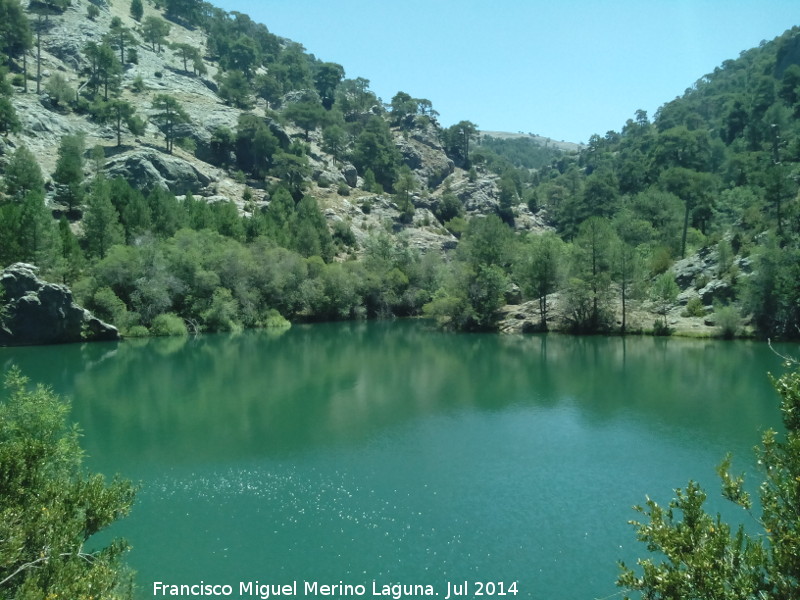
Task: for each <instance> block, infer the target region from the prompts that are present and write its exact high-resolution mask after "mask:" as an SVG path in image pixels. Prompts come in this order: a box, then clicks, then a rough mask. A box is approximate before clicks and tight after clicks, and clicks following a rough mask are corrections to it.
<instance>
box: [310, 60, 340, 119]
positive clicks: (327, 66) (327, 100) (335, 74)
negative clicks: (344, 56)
mask: <svg viewBox="0 0 800 600" xmlns="http://www.w3.org/2000/svg"><path fill="white" fill-rule="evenodd" d="M343 78H344V67H342V65H339V64H336V63H332V62H324V63H321V64H319V65H318V66H317V68H316V73H314V87H316V89H317V92H318V93H319V97H320V99H321V101H322V106H323V107H324V108H325V110H330V109H331V108H332V107H333V102H334V99H335V94H336V88H337V87H338V86H339V84H340V83H341V81H342V79H343Z"/></svg>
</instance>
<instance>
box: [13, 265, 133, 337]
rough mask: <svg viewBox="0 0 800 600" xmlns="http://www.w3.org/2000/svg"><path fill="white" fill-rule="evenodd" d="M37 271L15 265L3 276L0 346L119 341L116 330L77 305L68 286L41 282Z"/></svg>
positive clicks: (34, 268)
mask: <svg viewBox="0 0 800 600" xmlns="http://www.w3.org/2000/svg"><path fill="white" fill-rule="evenodd" d="M36 271H37V269H36V267H35V266H33V265H29V264H25V263H15V264H13V265H11V266H9V267H7V268H6V269H5V270H4V271H3V272H2V274H0V292H2V294H1V296H2V297H0V346H28V345H33V344H65V343H70V342H84V341H113V340H118V339H119V332H118V331H117V329H116V328H115V327H113V326H111V325H108V324H107V323H104V322H103V321H101V320H100V319H98V318H96V317H95V316H94V315H92V314H91V313H90V312H89V311H88V310H85V309H83V308H81V307H80V306H78V305H77V304H75V302H74V301H73V299H72V292H70V290H69V289H68V288H67V287H66V286H63V285H57V284H54V283H47V282H45V281H42V280H41V279H39V278H38V277H37V275H36Z"/></svg>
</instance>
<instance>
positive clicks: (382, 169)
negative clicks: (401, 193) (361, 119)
mask: <svg viewBox="0 0 800 600" xmlns="http://www.w3.org/2000/svg"><path fill="white" fill-rule="evenodd" d="M352 160H353V164H354V165H355V166H356V168H357V169H358V170H359V172H361V173H365V174H366V172H367V169H369V170H371V171H372V173H373V174H374V175H375V179H376V181H377V182H378V183H379V184H381V186H382V187H383V188H384V189H387V190H390V189H392V187H393V186H394V181H395V179H396V178H397V169H398V168H399V166H400V164H401V163H402V157H401V156H400V151H399V150H398V149H397V147H396V146H395V145H394V139H393V138H392V134H391V132H390V131H389V126H388V125H387V124H386V121H385V120H384V119H383V118H382V117H379V116H377V115H375V116H372V117H370V119H369V121H367V124H366V125H365V126H364V129H363V130H362V131H361V133H360V134H359V135H358V137H357V138H356V141H355V143H354V146H353V153H352Z"/></svg>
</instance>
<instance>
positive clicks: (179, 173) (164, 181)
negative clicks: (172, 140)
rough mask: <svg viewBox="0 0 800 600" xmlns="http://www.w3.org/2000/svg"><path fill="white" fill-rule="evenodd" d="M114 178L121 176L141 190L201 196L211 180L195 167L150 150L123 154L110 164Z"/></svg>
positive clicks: (107, 168)
mask: <svg viewBox="0 0 800 600" xmlns="http://www.w3.org/2000/svg"><path fill="white" fill-rule="evenodd" d="M106 171H107V172H108V174H109V176H110V177H114V176H117V175H119V176H120V177H123V178H125V179H127V180H128V181H130V182H131V183H134V184H135V185H136V186H137V187H138V188H139V189H140V190H152V189H154V188H156V187H164V188H168V189H169V190H170V191H172V192H173V193H174V194H178V195H180V194H186V193H187V192H192V193H193V194H198V193H200V192H201V191H202V190H203V188H205V187H206V186H207V185H208V184H209V183H211V178H210V177H209V176H208V175H206V174H205V173H202V172H201V171H199V170H198V169H197V168H196V167H194V165H192V164H191V163H189V162H187V161H185V160H183V159H181V158H179V157H177V156H174V155H169V154H164V153H163V152H158V151H156V150H153V149H150V148H140V149H137V150H132V151H130V152H125V153H122V154H119V155H117V156H115V157H114V158H112V159H111V160H110V161H109V162H108V163H107V164H106Z"/></svg>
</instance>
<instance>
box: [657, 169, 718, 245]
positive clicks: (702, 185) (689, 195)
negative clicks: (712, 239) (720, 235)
mask: <svg viewBox="0 0 800 600" xmlns="http://www.w3.org/2000/svg"><path fill="white" fill-rule="evenodd" d="M659 181H660V184H661V187H662V188H663V189H664V190H665V191H667V192H670V193H671V194H675V195H676V196H678V197H679V198H681V199H682V200H683V202H684V211H683V230H682V234H681V257H684V256H686V236H687V232H688V230H689V225H690V223H693V221H691V220H690V217H691V216H692V215H693V214H694V213H698V214H699V215H700V216H699V217H698V220H700V221H701V222H703V223H705V222H706V221H707V220H708V218H709V217H708V216H707V215H709V214H710V212H711V207H712V202H713V198H714V196H713V194H714V190H715V189H716V187H717V185H716V178H715V177H714V176H713V175H711V174H710V173H701V172H698V171H694V170H692V169H687V168H684V167H672V168H670V169H667V170H666V171H664V172H663V173H662V174H661V177H660V179H659ZM702 227H703V229H705V225H703V226H702Z"/></svg>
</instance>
